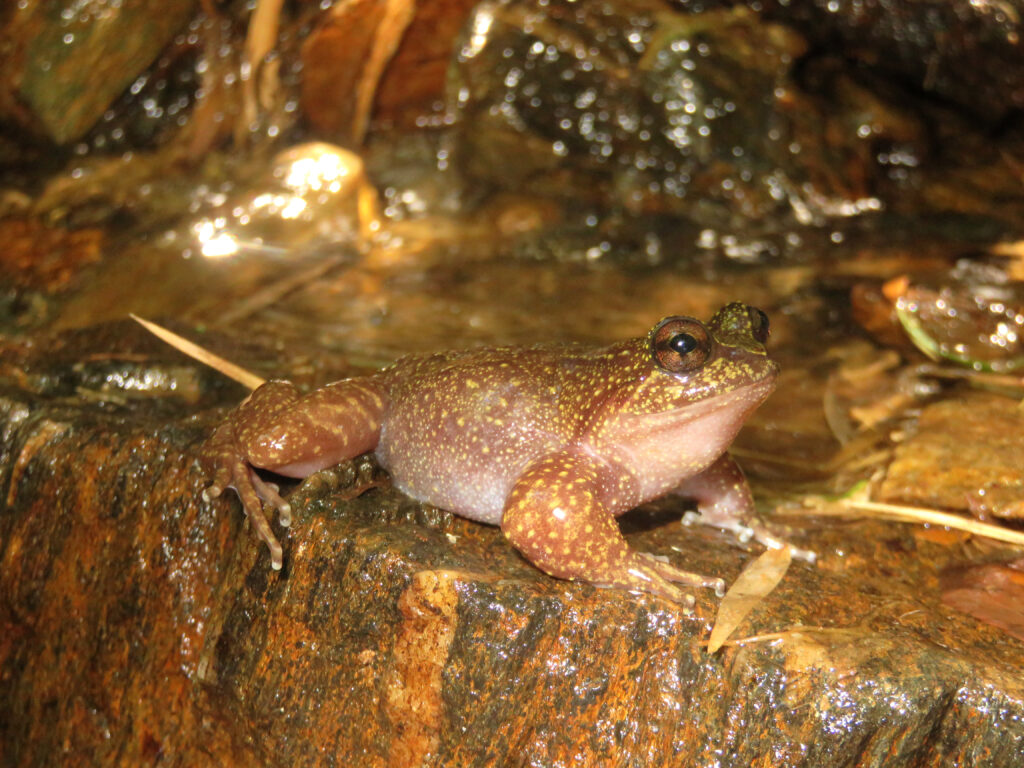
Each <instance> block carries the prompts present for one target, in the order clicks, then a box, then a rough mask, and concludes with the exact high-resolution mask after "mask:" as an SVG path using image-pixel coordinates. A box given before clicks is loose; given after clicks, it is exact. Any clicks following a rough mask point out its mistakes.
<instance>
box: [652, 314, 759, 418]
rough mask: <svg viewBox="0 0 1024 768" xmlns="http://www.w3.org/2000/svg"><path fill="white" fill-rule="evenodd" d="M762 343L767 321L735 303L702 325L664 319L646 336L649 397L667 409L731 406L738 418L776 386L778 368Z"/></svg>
mask: <svg viewBox="0 0 1024 768" xmlns="http://www.w3.org/2000/svg"><path fill="white" fill-rule="evenodd" d="M767 341H768V317H767V316H766V315H765V313H764V312H762V311H761V310H759V309H757V308H755V307H748V306H747V305H746V304H740V303H739V302H734V303H732V304H727V305H726V306H724V307H722V308H721V309H720V310H718V312H716V313H715V315H714V317H712V318H711V321H710V322H709V323H707V325H705V324H704V323H702V322H701V321H700V320H697V319H695V318H692V317H666V318H665V319H664V320H662V321H661V322H659V323H658V324H657V325H656V326H654V328H653V329H652V330H651V332H650V333H649V334H648V336H647V351H648V354H649V355H650V364H651V366H652V368H653V371H652V373H651V376H650V378H649V379H648V381H647V384H648V386H649V387H650V390H651V392H650V393H651V394H652V395H653V394H655V393H657V397H656V398H655V399H657V400H660V401H661V402H660V404H659V405H660V406H662V407H664V406H668V407H669V408H679V407H690V406H696V405H698V404H700V403H702V402H705V403H706V405H707V407H709V408H715V409H717V408H718V407H727V406H728V405H730V404H735V406H736V407H737V410H738V411H740V412H741V416H740V417H741V418H743V417H745V416H746V414H747V413H749V411H751V410H753V409H754V408H756V407H757V406H758V405H760V404H761V402H763V401H764V399H765V398H766V397H768V395H769V394H771V391H772V390H773V389H774V388H775V378H776V376H777V375H778V371H779V369H778V366H777V365H776V364H775V363H774V362H773V361H772V360H770V359H769V358H768V355H767V352H766V351H765V346H764V345H765V342H767ZM710 401H714V403H713V402H710Z"/></svg>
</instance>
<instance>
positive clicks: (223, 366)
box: [130, 314, 267, 389]
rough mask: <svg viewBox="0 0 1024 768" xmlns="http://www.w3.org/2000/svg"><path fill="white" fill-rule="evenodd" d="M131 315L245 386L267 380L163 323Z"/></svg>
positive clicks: (159, 336) (154, 332)
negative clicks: (170, 329)
mask: <svg viewBox="0 0 1024 768" xmlns="http://www.w3.org/2000/svg"><path fill="white" fill-rule="evenodd" d="M130 317H131V318H132V320H134V321H135V322H137V323H138V324H139V325H141V326H142V327H143V328H145V329H146V330H147V331H149V332H150V333H152V334H153V335H154V336H156V337H157V338H158V339H161V340H162V341H165V342H167V343H168V344H170V345H171V346H172V347H174V348H175V349H176V350H178V351H179V352H183V353H185V354H186V355H188V356H189V357H191V358H193V359H195V360H198V361H199V362H200V363H203V364H204V365H208V366H210V367H211V368H213V369H214V370H215V371H219V372H220V373H223V374H224V375H225V376H227V377H228V378H229V379H234V380H235V381H237V382H238V383H239V384H241V385H242V386H243V387H248V388H249V389H257V388H258V387H260V386H262V385H263V384H266V382H267V380H266V379H264V378H261V377H260V376H257V375H256V374H255V373H253V372H252V371H247V370H246V369H245V368H242V367H241V366H239V365H235V364H234V363H232V362H231V361H229V360H225V359H224V358H223V357H219V356H218V355H215V354H213V352H210V351H209V350H207V349H204V348H203V347H200V346H199V345H198V344H195V343H194V342H191V341H189V340H188V339H186V338H185V337H184V336H179V335H178V334H176V333H174V332H173V331H169V330H167V329H166V328H164V327H163V326H161V325H157V324H156V323H153V322H150V321H149V320H144V319H142V318H141V317H139V316H138V315H135V314H131V315H130Z"/></svg>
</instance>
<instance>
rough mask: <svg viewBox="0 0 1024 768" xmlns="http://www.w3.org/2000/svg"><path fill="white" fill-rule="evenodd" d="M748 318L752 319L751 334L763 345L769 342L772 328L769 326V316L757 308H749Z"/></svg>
mask: <svg viewBox="0 0 1024 768" xmlns="http://www.w3.org/2000/svg"><path fill="white" fill-rule="evenodd" d="M747 317H749V318H750V332H751V333H753V334H754V338H755V339H757V340H758V341H759V342H760V343H761V344H764V343H766V342H767V341H768V334H769V333H771V328H769V326H768V315H766V314H765V313H764V312H762V311H761V310H760V309H758V308H757V307H747Z"/></svg>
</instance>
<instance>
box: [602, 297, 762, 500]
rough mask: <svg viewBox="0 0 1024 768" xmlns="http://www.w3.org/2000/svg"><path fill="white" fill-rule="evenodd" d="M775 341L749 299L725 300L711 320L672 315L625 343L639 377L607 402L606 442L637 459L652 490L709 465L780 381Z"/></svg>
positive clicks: (624, 350)
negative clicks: (772, 352)
mask: <svg viewBox="0 0 1024 768" xmlns="http://www.w3.org/2000/svg"><path fill="white" fill-rule="evenodd" d="M767 340H768V318H767V317H765V314H764V313H763V312H762V311H761V310H759V309H755V308H753V307H748V306H746V305H745V304H738V303H736V304H729V305H727V306H725V307H723V308H722V309H720V310H719V311H718V312H717V313H716V314H715V316H714V317H712V318H711V321H710V322H709V323H707V324H704V323H702V322H701V321H699V320H696V319H694V318H692V317H666V318H665V319H664V320H662V321H661V322H660V323H658V324H657V325H656V326H654V328H653V329H652V330H651V332H650V333H649V334H648V335H647V338H646V339H643V338H641V339H637V340H635V342H634V344H633V345H629V346H624V347H621V348H620V349H619V351H618V353H617V354H620V355H623V356H624V357H627V358H632V360H633V363H634V365H635V366H636V367H635V368H633V373H634V374H635V377H634V378H633V380H632V381H630V382H624V383H623V386H622V387H621V388H620V389H619V390H618V396H617V397H615V398H611V399H610V400H609V401H606V403H605V407H604V408H603V409H602V410H603V414H602V415H603V416H604V417H605V418H604V419H602V420H600V422H599V423H600V427H599V428H598V430H597V431H598V432H599V434H600V437H601V438H602V440H601V441H599V442H600V443H601V444H602V445H614V446H615V447H616V448H617V449H618V451H619V460H620V461H626V462H627V463H630V462H631V463H634V464H635V465H636V467H637V472H638V476H641V477H643V478H645V479H644V482H645V483H647V485H649V486H650V489H660V490H662V491H663V490H665V489H667V488H669V487H672V486H673V485H675V484H678V482H679V480H680V479H681V478H683V477H686V476H689V475H692V474H695V473H697V472H699V471H701V470H702V469H704V468H705V467H707V466H709V465H710V464H711V462H712V461H714V460H715V459H716V458H717V457H718V456H720V455H721V454H722V452H724V451H725V450H726V448H728V447H729V443H731V442H732V440H733V438H734V437H735V436H736V433H737V432H739V429H740V427H741V426H742V425H743V422H744V421H745V420H746V418H747V417H748V416H749V415H750V413H751V412H752V411H753V410H754V409H755V408H757V407H758V406H759V405H760V404H761V403H762V402H764V400H765V398H767V397H768V395H769V394H771V391H772V390H773V389H774V388H775V378H776V376H777V375H778V370H779V369H778V366H777V365H776V364H775V363H774V362H772V361H771V360H770V359H768V355H767V354H766V353H765V348H764V344H765V342H766V341H767ZM631 367H632V366H631ZM623 457H629V458H623ZM645 487H646V486H645Z"/></svg>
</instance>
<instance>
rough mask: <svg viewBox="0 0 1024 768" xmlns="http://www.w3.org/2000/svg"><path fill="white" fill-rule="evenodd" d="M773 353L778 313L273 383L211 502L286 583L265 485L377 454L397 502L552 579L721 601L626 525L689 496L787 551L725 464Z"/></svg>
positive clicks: (682, 320) (260, 396)
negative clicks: (772, 324) (484, 531)
mask: <svg viewBox="0 0 1024 768" xmlns="http://www.w3.org/2000/svg"><path fill="white" fill-rule="evenodd" d="M767 338H768V319H767V317H765V315H764V313H762V312H761V311H760V310H758V309H754V308H752V307H748V306H746V305H743V304H738V303H734V304H729V305H727V306H725V307H723V308H722V309H721V310H719V311H718V312H717V313H716V314H715V316H714V317H713V318H712V319H711V321H710V322H709V323H708V324H707V325H705V324H703V323H701V322H700V321H698V320H696V319H694V318H690V317H669V318H665V319H664V320H662V321H661V322H659V323H658V324H657V325H656V326H655V327H654V328H653V329H652V330H651V331H650V333H648V334H647V335H646V336H642V337H639V338H634V339H629V340H627V341H623V342H620V343H617V344H613V345H611V346H609V347H604V348H587V347H582V346H564V345H563V346H539V347H533V348H510V347H504V348H498V349H481V350H472V351H461V352H445V353H442V354H437V355H432V356H429V357H409V358H404V359H402V360H399V361H398V362H397V363H396V364H395V365H393V366H392V367H390V368H388V369H386V370H383V371H381V372H380V373H377V374H375V375H373V376H367V377H363V378H354V379H346V380H343V381H338V382H335V383H333V384H329V385H327V386H325V387H323V388H322V389H318V390H316V391H314V392H311V393H310V394H307V395H301V394H300V393H299V392H298V391H297V390H296V389H295V387H294V386H293V385H291V384H290V383H288V382H284V381H271V382H268V383H266V384H264V385H263V386H261V387H259V388H258V389H257V390H255V391H254V392H253V393H252V395H251V396H250V397H249V398H248V399H247V400H246V401H245V402H244V403H242V404H241V405H240V406H239V407H238V408H237V409H236V410H235V411H234V412H233V413H232V414H231V415H230V416H229V417H228V418H227V420H226V421H225V422H224V423H223V424H222V425H221V426H220V427H218V429H217V430H216V431H215V432H214V434H213V435H212V436H211V438H210V440H209V441H208V442H207V443H206V445H205V446H204V448H203V456H202V458H203V462H204V465H205V467H206V468H207V470H208V471H209V472H210V474H211V476H212V478H213V483H212V485H211V486H210V487H209V488H208V489H207V492H206V495H207V497H208V498H212V497H216V496H218V495H220V493H221V492H222V491H223V490H224V489H225V488H228V487H233V488H234V489H235V490H236V491H237V492H238V495H239V496H240V498H241V500H242V504H243V506H244V508H245V511H246V513H247V514H248V515H249V517H250V519H251V520H252V522H253V525H254V527H255V529H256V531H257V532H258V534H259V536H260V537H261V538H262V539H263V540H264V541H265V542H266V543H267V545H268V546H269V548H270V551H271V557H272V561H273V565H274V567H275V568H280V567H281V562H282V552H281V546H280V544H279V543H278V541H277V539H276V537H275V536H274V534H273V532H272V530H271V528H270V524H269V523H268V521H267V519H266V517H265V516H264V513H263V502H266V503H268V504H270V505H271V506H273V507H276V508H277V510H278V512H279V515H280V519H281V522H282V524H283V525H288V524H289V522H290V508H289V506H288V504H287V502H285V501H284V500H283V499H281V498H280V496H278V494H277V490H276V488H275V487H274V486H272V485H270V484H268V483H266V482H264V481H263V480H262V479H261V478H260V477H259V475H258V474H257V473H256V472H255V471H254V468H261V469H267V470H272V471H273V472H276V473H279V474H282V475H286V476H289V477H305V476H306V475H309V474H311V473H313V472H316V471H318V470H320V469H323V468H325V467H329V466H331V465H333V464H336V463H338V462H340V461H342V460H345V459H349V458H352V457H354V456H357V455H359V454H361V453H364V452H366V451H371V450H373V451H375V452H376V455H377V458H378V459H379V461H380V463H381V464H382V465H383V466H384V467H385V468H386V469H387V470H388V471H389V472H390V474H391V477H392V479H393V482H394V484H395V485H396V486H397V487H398V488H399V489H401V490H402V491H404V492H405V493H407V494H409V495H410V496H412V497H414V498H416V499H419V500H421V501H425V502H428V503H430V504H433V505H435V506H438V507H442V508H444V509H448V510H451V511H452V512H455V513H456V514H459V515H462V516H464V517H468V518H471V519H473V520H478V521H480V522H484V523H491V524H494V525H500V526H501V530H502V532H503V533H504V535H505V536H506V537H507V539H508V540H509V542H510V543H511V544H512V545H513V546H514V547H515V548H516V549H518V550H519V551H520V552H521V553H522V554H523V556H524V557H526V559H527V560H529V561H530V562H531V563H533V564H534V565H536V566H537V567H538V568H540V569H541V570H542V571H544V572H546V573H548V574H550V575H552V576H556V577H558V578H563V579H573V580H580V581H586V582H590V583H592V584H596V585H600V586H610V587H619V588H623V589H628V590H632V591H638V592H649V593H653V594H655V595H660V596H663V597H667V598H670V599H673V600H677V601H680V602H684V603H690V602H692V597H690V596H688V595H687V594H686V593H685V592H683V591H682V590H681V589H680V587H678V586H676V585H677V584H682V585H684V586H691V587H692V586H703V587H712V588H715V589H716V590H717V591H718V592H719V593H721V590H722V587H723V582H722V581H721V580H720V579H716V578H708V577H704V576H701V575H698V574H695V573H689V572H686V571H682V570H679V569H677V568H676V567H674V566H672V565H670V564H669V563H668V562H665V561H664V560H663V559H662V558H656V557H655V556H653V555H650V554H646V553H642V552H636V551H634V550H632V549H631V548H630V547H629V545H628V544H627V543H626V541H625V539H624V538H623V537H622V534H621V533H620V531H619V527H618V523H617V522H616V520H615V517H616V516H617V515H620V514H622V513H623V512H626V511H627V510H629V509H632V508H633V507H635V506H637V505H638V504H641V503H643V502H645V501H649V500H651V499H654V498H657V497H659V496H662V495H664V494H667V493H670V492H671V493H678V494H681V495H684V496H688V497H692V498H695V499H696V500H697V502H698V509H699V510H700V512H701V517H702V520H703V521H704V522H709V523H711V524H713V525H716V526H719V527H722V528H728V529H732V530H735V531H739V532H740V533H741V534H745V535H746V536H750V535H751V534H753V535H755V536H756V537H757V538H758V539H760V540H762V541H763V542H765V543H767V544H768V545H769V546H782V543H781V542H779V541H778V540H776V539H774V538H772V537H771V536H770V534H768V533H767V532H766V531H765V529H763V528H761V527H759V526H755V527H752V528H751V527H747V525H746V523H747V522H748V521H749V520H750V519H751V515H752V512H753V501H752V499H751V496H750V491H749V489H748V487H747V484H746V481H745V479H744V478H743V475H742V473H741V472H740V470H739V468H738V467H737V466H736V464H735V463H733V461H732V459H731V458H730V457H729V456H728V455H727V454H726V453H725V450H726V449H727V448H728V446H729V444H730V443H731V442H732V440H733V438H734V437H735V436H736V433H737V432H738V431H739V429H740V427H741V425H742V424H743V422H744V420H745V419H746V418H747V417H748V416H749V415H750V413H751V412H752V411H753V410H754V409H755V408H757V407H758V406H759V405H760V404H761V403H762V402H763V401H764V399H765V398H766V397H767V396H768V395H769V394H770V393H771V391H772V389H773V388H774V386H775V378H776V375H777V372H778V368H777V366H776V364H775V363H774V362H772V361H771V360H770V359H768V357H767V355H766V353H765V348H764V343H765V341H766V340H767Z"/></svg>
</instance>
